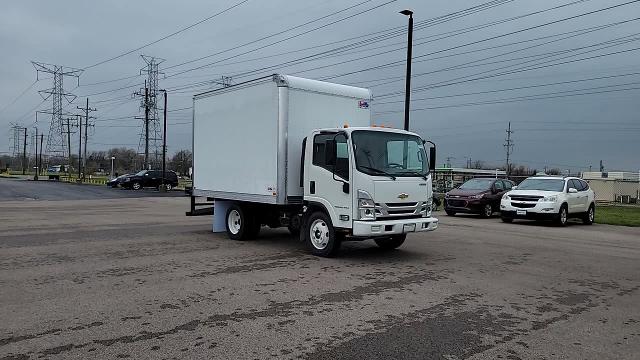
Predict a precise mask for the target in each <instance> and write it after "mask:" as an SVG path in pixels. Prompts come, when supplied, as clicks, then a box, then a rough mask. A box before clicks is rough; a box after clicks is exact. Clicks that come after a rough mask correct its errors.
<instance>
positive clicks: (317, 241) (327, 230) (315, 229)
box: [304, 211, 340, 257]
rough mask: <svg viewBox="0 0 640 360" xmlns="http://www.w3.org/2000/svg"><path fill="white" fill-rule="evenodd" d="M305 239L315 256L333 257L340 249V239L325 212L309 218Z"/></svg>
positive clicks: (317, 212) (318, 212)
mask: <svg viewBox="0 0 640 360" xmlns="http://www.w3.org/2000/svg"><path fill="white" fill-rule="evenodd" d="M304 237H305V242H306V243H307V247H308V248H309V250H310V251H311V253H312V254H313V255H316V256H322V257H332V256H334V255H335V254H336V253H337V252H338V249H340V239H339V238H338V237H337V236H336V232H335V229H334V228H333V223H331V218H330V217H329V216H328V215H327V214H325V213H324V212H321V211H316V212H314V213H313V214H311V215H310V216H309V218H308V219H307V221H306V224H305V227H304Z"/></svg>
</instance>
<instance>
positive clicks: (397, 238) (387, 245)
mask: <svg viewBox="0 0 640 360" xmlns="http://www.w3.org/2000/svg"><path fill="white" fill-rule="evenodd" d="M406 239H407V234H398V235H393V236H391V237H388V238H380V239H375V240H374V241H375V242H376V245H378V246H379V247H381V248H383V249H386V250H391V249H396V248H398V247H400V245H402V244H403V243H404V241H405V240H406Z"/></svg>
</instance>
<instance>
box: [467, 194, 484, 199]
mask: <svg viewBox="0 0 640 360" xmlns="http://www.w3.org/2000/svg"><path fill="white" fill-rule="evenodd" d="M469 197H470V198H472V199H482V198H483V197H484V194H478V195H471V196H469Z"/></svg>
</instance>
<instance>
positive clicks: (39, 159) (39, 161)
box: [36, 134, 44, 172]
mask: <svg viewBox="0 0 640 360" xmlns="http://www.w3.org/2000/svg"><path fill="white" fill-rule="evenodd" d="M36 140H37V139H36ZM43 142H44V134H40V156H39V157H38V172H40V171H41V170H40V169H41V168H42V143H43Z"/></svg>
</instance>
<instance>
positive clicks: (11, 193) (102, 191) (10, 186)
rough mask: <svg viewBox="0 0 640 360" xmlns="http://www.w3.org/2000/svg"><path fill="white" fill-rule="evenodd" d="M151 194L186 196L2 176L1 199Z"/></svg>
mask: <svg viewBox="0 0 640 360" xmlns="http://www.w3.org/2000/svg"><path fill="white" fill-rule="evenodd" d="M149 196H154V197H155V196H169V197H173V196H185V195H184V192H182V191H177V190H176V191H172V192H171V193H168V194H163V193H159V192H158V191H156V190H155V189H145V190H139V191H133V190H123V189H112V188H110V187H107V186H104V185H103V186H99V185H77V184H69V183H61V182H55V181H30V180H16V179H5V178H0V201H10V200H96V199H118V198H132V197H149Z"/></svg>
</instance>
